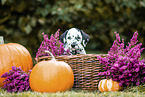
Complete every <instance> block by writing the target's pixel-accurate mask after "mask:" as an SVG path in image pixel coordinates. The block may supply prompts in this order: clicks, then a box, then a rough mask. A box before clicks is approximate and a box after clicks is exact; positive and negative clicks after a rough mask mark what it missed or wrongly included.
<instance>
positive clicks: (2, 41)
mask: <svg viewBox="0 0 145 97" xmlns="http://www.w3.org/2000/svg"><path fill="white" fill-rule="evenodd" d="M0 44H4V39H3V36H0Z"/></svg>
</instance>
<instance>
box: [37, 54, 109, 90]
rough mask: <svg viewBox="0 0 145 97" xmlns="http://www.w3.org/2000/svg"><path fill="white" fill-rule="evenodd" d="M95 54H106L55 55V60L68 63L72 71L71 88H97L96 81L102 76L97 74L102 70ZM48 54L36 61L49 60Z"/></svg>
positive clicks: (102, 55)
mask: <svg viewBox="0 0 145 97" xmlns="http://www.w3.org/2000/svg"><path fill="white" fill-rule="evenodd" d="M97 56H101V57H105V56H107V54H87V55H80V54H78V55H70V56H55V58H56V60H59V61H64V62H66V63H68V64H69V65H70V66H71V68H72V70H73V72H74V86H73V89H79V90H89V91H93V90H97V89H98V83H99V81H100V80H101V79H104V78H105V77H104V76H99V75H98V73H99V72H102V71H103V66H104V65H101V64H100V62H99V60H98V59H97ZM50 59H51V57H50V56H45V57H39V58H37V59H36V61H37V62H39V61H42V60H50Z"/></svg>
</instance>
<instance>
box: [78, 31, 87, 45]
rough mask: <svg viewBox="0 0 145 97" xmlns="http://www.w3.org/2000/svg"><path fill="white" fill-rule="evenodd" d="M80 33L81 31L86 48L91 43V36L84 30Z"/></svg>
mask: <svg viewBox="0 0 145 97" xmlns="http://www.w3.org/2000/svg"><path fill="white" fill-rule="evenodd" d="M80 31H81V33H82V37H83V40H82V43H83V46H84V47H86V45H87V43H88V41H89V35H88V34H86V33H85V32H84V31H83V30H80Z"/></svg>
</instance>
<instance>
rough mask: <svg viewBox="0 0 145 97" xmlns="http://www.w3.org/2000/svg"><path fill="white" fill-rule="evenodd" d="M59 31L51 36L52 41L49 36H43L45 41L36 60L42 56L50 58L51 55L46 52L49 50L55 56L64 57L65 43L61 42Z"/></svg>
mask: <svg viewBox="0 0 145 97" xmlns="http://www.w3.org/2000/svg"><path fill="white" fill-rule="evenodd" d="M59 30H60V29H58V31H57V32H56V33H55V34H54V35H53V34H51V36H50V39H49V38H48V35H45V34H44V33H42V34H43V38H44V40H43V41H42V43H41V45H40V47H39V49H38V52H37V53H36V58H37V57H41V56H48V55H49V54H48V53H46V52H45V50H49V51H50V52H51V53H52V54H53V55H54V56H56V55H63V54H64V48H63V43H62V42H61V41H60V40H59Z"/></svg>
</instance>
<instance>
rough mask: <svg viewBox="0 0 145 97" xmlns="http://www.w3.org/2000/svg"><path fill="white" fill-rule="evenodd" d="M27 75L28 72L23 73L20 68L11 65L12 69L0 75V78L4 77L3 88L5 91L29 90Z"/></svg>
mask: <svg viewBox="0 0 145 97" xmlns="http://www.w3.org/2000/svg"><path fill="white" fill-rule="evenodd" d="M29 75H30V73H25V72H24V71H23V70H22V69H21V68H18V67H15V66H12V70H9V72H6V73H5V74H3V75H2V76H1V78H6V79H5V80H4V86H3V88H4V89H6V90H7V92H22V91H28V90H30V85H29Z"/></svg>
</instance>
